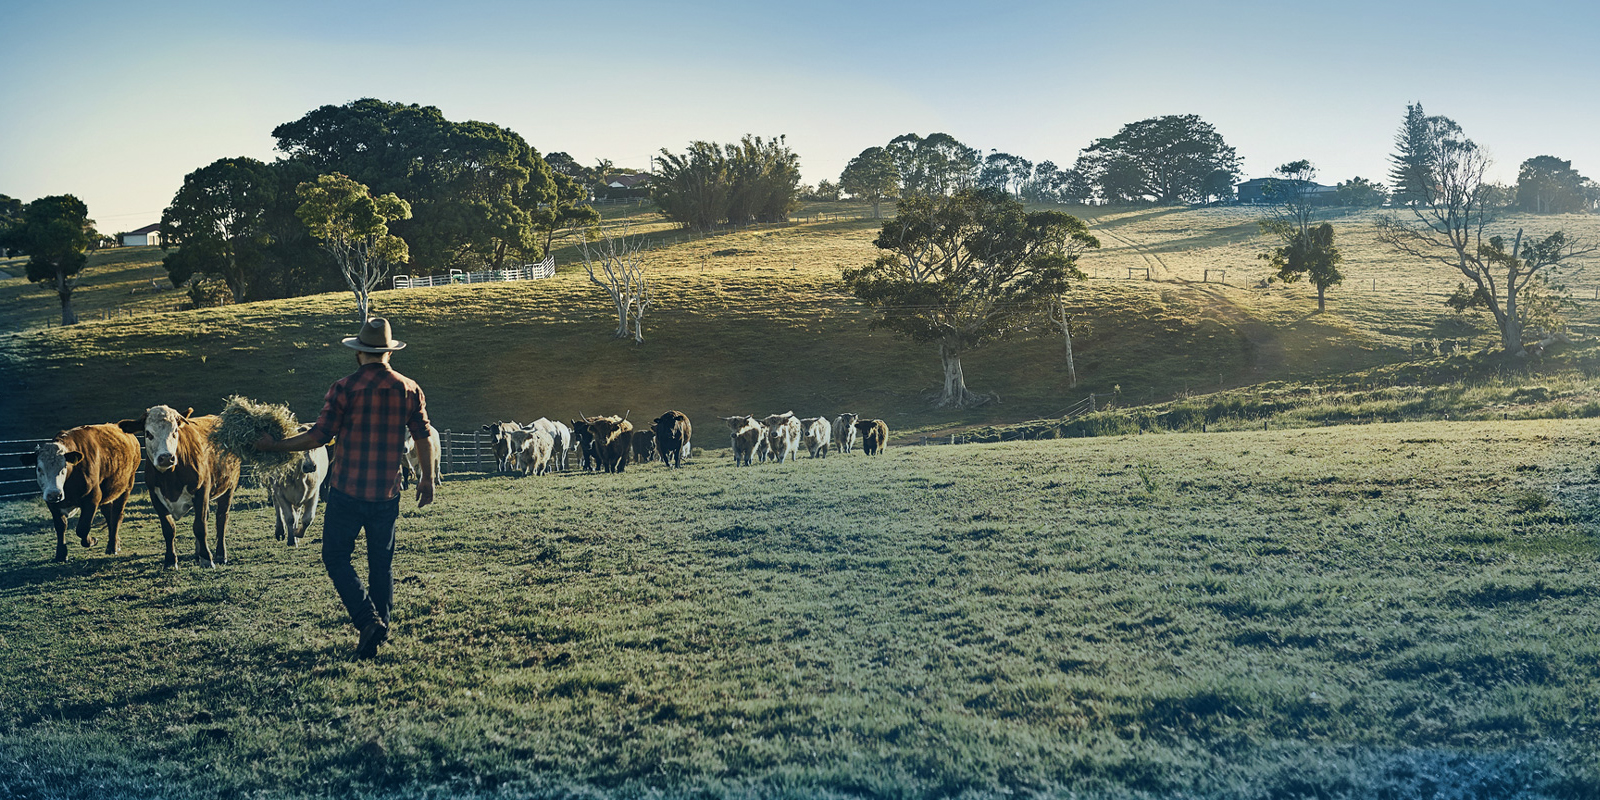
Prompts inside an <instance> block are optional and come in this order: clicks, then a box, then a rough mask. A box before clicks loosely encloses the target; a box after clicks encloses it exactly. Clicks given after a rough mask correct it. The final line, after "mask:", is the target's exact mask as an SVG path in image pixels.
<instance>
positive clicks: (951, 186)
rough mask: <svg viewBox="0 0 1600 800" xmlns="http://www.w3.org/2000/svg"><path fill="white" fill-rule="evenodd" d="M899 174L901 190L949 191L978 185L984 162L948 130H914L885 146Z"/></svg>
mask: <svg viewBox="0 0 1600 800" xmlns="http://www.w3.org/2000/svg"><path fill="white" fill-rule="evenodd" d="M885 149H887V150H888V151H889V155H890V156H891V157H892V158H893V159H894V165H895V171H896V172H897V173H898V174H899V176H900V194H901V195H902V196H910V195H948V194H951V193H954V192H957V191H960V190H962V189H970V188H972V187H974V186H976V185H977V183H978V174H979V171H980V170H981V169H982V166H983V162H982V159H980V158H979V156H978V151H977V150H975V149H973V148H971V147H968V146H966V145H964V144H962V143H961V142H959V141H956V138H955V137H954V136H951V135H950V134H948V133H930V134H928V136H927V137H926V138H924V137H922V136H918V135H917V134H915V133H907V134H902V135H900V136H896V137H894V138H893V139H891V140H889V146H888V147H887V148H885Z"/></svg>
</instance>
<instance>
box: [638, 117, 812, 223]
mask: <svg viewBox="0 0 1600 800" xmlns="http://www.w3.org/2000/svg"><path fill="white" fill-rule="evenodd" d="M656 163H657V172H658V174H657V176H656V179H655V180H654V181H652V182H651V184H650V187H651V190H650V191H651V196H652V197H653V198H654V199H655V201H656V205H658V206H660V208H661V213H663V214H665V215H666V216H667V217H668V218H669V219H671V220H673V221H674V222H677V223H678V224H680V225H683V226H684V227H686V228H692V229H695V230H709V229H711V228H714V227H716V226H718V225H720V224H722V223H724V222H726V223H729V224H734V225H743V224H746V223H749V222H784V221H787V220H788V219H789V215H790V214H791V213H793V212H794V209H795V207H796V205H797V201H798V198H799V196H800V157H799V156H797V155H795V153H794V151H792V150H790V149H789V146H788V144H787V143H786V141H785V137H783V136H779V137H777V138H775V139H762V138H761V137H759V136H751V135H749V134H746V135H745V137H744V138H743V139H740V140H739V142H738V143H737V144H728V145H719V144H716V143H714V142H700V141H697V142H691V143H690V144H689V149H688V150H687V151H686V152H684V153H681V154H679V153H673V152H671V151H669V150H667V149H666V148H662V149H661V156H660V157H659V158H658V159H657V162H656Z"/></svg>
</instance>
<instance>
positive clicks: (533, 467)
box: [511, 430, 556, 475]
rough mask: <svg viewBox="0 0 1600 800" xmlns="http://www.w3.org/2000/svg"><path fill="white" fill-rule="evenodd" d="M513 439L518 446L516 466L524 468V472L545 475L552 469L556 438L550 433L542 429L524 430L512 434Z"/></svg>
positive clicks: (525, 473) (520, 468) (513, 442)
mask: <svg viewBox="0 0 1600 800" xmlns="http://www.w3.org/2000/svg"><path fill="white" fill-rule="evenodd" d="M511 441H512V444H513V445H514V446H515V447H516V448H517V451H516V453H517V455H516V468H517V469H519V470H522V474H524V475H543V474H545V473H546V472H549V471H550V470H551V468H552V465H551V460H552V458H553V456H554V453H555V449H556V440H555V438H554V437H552V436H551V435H550V434H549V433H546V432H545V431H541V430H531V431H523V432H522V433H520V434H515V433H514V434H512V435H511Z"/></svg>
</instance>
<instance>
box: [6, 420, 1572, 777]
mask: <svg viewBox="0 0 1600 800" xmlns="http://www.w3.org/2000/svg"><path fill="white" fill-rule="evenodd" d="M1597 435H1600V422H1595V421H1592V420H1583V421H1573V422H1567V421H1561V422H1556V421H1533V422H1510V423H1500V422H1497V423H1462V422H1452V423H1433V424H1400V425H1379V426H1362V427H1345V428H1336V429H1327V430H1306V431H1286V432H1278V431H1274V432H1271V433H1261V432H1254V433H1213V434H1189V435H1176V434H1174V435H1147V436H1134V437H1108V438H1100V439H1088V440H1065V441H1057V442H1027V443H1012V444H1003V445H998V444H997V445H971V446H962V447H959V448H946V447H928V448H903V447H892V448H890V450H889V451H888V453H887V454H886V455H885V456H882V457H876V458H868V457H864V456H852V457H834V458H829V459H827V460H826V461H810V460H804V459H803V460H802V461H800V462H799V463H795V464H790V465H785V466H783V467H756V468H747V469H735V468H733V467H731V466H730V465H729V464H728V463H727V460H726V459H725V458H723V457H722V453H720V452H714V453H712V454H711V455H709V456H707V457H704V458H700V459H697V460H696V462H695V463H693V464H692V465H691V466H690V467H689V468H686V469H684V470H682V471H677V472H671V471H667V470H664V469H661V468H660V467H659V466H657V465H649V466H645V467H637V468H635V469H631V470H630V471H629V472H627V473H626V474H624V475H620V476H589V475H564V476H556V477H552V478H527V479H512V478H506V477H500V476H482V475H452V476H448V477H447V480H446V483H445V486H444V489H443V491H442V492H441V495H440V498H441V499H440V502H439V504H438V505H437V506H434V507H431V508H429V509H424V510H423V511H422V512H421V513H417V512H415V511H412V510H408V511H406V512H405V515H404V517H403V518H402V520H401V523H400V526H401V527H400V531H401V532H400V551H399V553H398V555H397V564H398V566H399V569H398V576H399V585H398V587H397V607H396V612H395V613H396V620H397V628H396V636H395V640H394V643H393V644H392V646H390V647H388V648H386V649H385V650H384V651H383V653H382V655H381V656H380V658H379V659H377V660H376V661H374V662H355V661H353V660H352V659H351V651H352V649H353V647H354V640H355V634H354V631H353V630H350V629H349V628H348V627H347V626H346V625H345V624H343V623H342V621H341V618H342V614H343V612H342V610H341V609H340V607H339V606H338V603H337V601H336V599H335V597H334V594H333V592H332V589H331V586H330V585H329V584H328V581H327V579H326V577H325V576H324V575H323V574H322V569H321V565H320V563H319V561H318V556H317V539H316V535H315V534H316V532H317V531H319V530H320V528H314V529H313V539H312V542H311V543H310V546H309V547H302V548H300V549H296V550H289V549H287V548H285V547H283V545H282V544H281V543H278V542H275V541H273V540H272V539H271V537H270V533H269V532H270V531H271V529H272V523H271V520H270V510H269V509H267V508H265V507H264V506H263V504H262V503H261V496H260V494H259V491H258V490H251V491H249V492H246V493H245V495H244V497H243V499H242V500H241V502H240V503H238V504H237V507H236V515H235V523H234V528H233V533H234V535H233V539H232V546H231V547H230V555H231V558H232V561H233V563H231V564H229V565H227V566H225V567H223V568H221V569H218V570H216V571H202V570H199V569H196V568H194V566H193V563H192V559H190V558H187V557H186V558H184V559H183V563H182V566H181V568H180V570H178V571H176V572H172V571H166V570H163V569H162V568H161V566H160V549H161V546H160V543H159V534H158V531H157V529H156V526H155V524H154V522H153V520H152V519H151V518H150V516H149V513H148V504H147V502H146V501H143V500H139V501H137V502H136V503H134V504H133V506H132V507H133V511H134V513H133V516H132V518H131V520H130V522H129V524H128V525H127V527H126V528H125V529H124V534H123V538H124V543H125V544H124V546H125V549H126V552H124V553H123V554H121V555H118V556H105V555H103V554H101V553H100V552H98V551H97V550H82V549H81V548H78V547H76V546H75V545H74V547H73V552H72V556H71V558H72V560H71V561H69V562H68V563H66V564H62V565H58V564H54V563H51V562H50V561H49V558H50V555H51V553H52V551H53V541H50V539H51V537H50V536H49V534H48V533H47V530H48V523H47V521H46V520H45V518H44V514H43V511H42V508H40V507H39V505H38V504H37V502H32V501H30V502H25V503H10V504H5V505H3V506H0V598H3V599H0V604H3V606H0V607H3V609H4V613H3V615H0V696H4V697H6V698H7V701H6V703H4V704H3V705H0V794H4V795H7V796H18V797H64V796H86V795H88V794H99V795H101V796H136V797H137V796H150V797H154V796H161V797H173V798H203V797H234V796H239V795H241V794H249V793H252V792H253V793H257V794H258V795H259V796H278V795H293V796H303V795H318V796H324V795H325V796H339V797H348V796H369V797H379V796H395V795H413V796H416V795H421V796H445V795H452V796H481V797H491V796H492V797H502V796H527V795H539V796H573V795H580V796H628V797H639V796H669V797H675V796H688V795H693V796H700V797H826V796H834V797H847V796H848V797H858V796H859V797H926V796H952V797H953V796H972V797H978V796H992V795H996V794H998V793H1001V792H1004V791H1015V792H1025V793H1030V794H1038V795H1042V796H1052V797H1054V796H1061V797H1065V796H1069V795H1070V794H1071V793H1074V792H1075V793H1077V794H1076V795H1072V796H1080V797H1081V796H1091V797H1156V796H1159V797H1169V796H1185V797H1208V798H1209V797H1216V798H1224V797H1226V798H1269V797H1272V798H1276V797H1420V796H1433V794H1432V792H1433V791H1434V789H1436V788H1437V789H1444V788H1445V787H1448V789H1449V790H1450V791H1454V792H1456V794H1453V795H1451V796H1456V797H1477V798H1502V797H1526V798H1531V797H1573V798H1576V797H1592V796H1595V794H1596V793H1600V759H1597V758H1596V753H1600V747H1597V745H1600V741H1596V739H1597V735H1596V732H1597V731H1600V702H1597V699H1596V698H1600V636H1597V634H1596V622H1597V619H1596V612H1595V609H1596V608H1597V604H1596V600H1597V592H1600V590H1597V589H1596V587H1597V586H1600V562H1597V559H1596V556H1597V555H1600V543H1597V540H1596V534H1597V533H1600V531H1597V529H1596V520H1600V506H1597V504H1596V502H1595V499H1594V496H1593V495H1594V487H1595V486H1596V485H1597V484H1600V478H1597V477H1596V475H1597V471H1596V469H1595V466H1594V463H1593V456H1592V441H1593V440H1594V439H1595V438H1596V436H1597ZM719 439H720V436H719V435H718V434H717V433H712V434H710V435H709V436H708V435H707V434H705V433H703V434H702V439H701V441H702V442H703V443H712V444H715V442H716V441H717V440H719ZM406 505H407V506H409V501H407V503H406ZM187 551H188V548H187V546H181V547H180V552H181V553H186V552H187ZM360 558H361V556H360V554H359V553H358V555H357V561H358V563H359V561H360ZM656 793H659V794H656Z"/></svg>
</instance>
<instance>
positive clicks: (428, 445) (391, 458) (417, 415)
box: [255, 317, 433, 658]
mask: <svg viewBox="0 0 1600 800" xmlns="http://www.w3.org/2000/svg"><path fill="white" fill-rule="evenodd" d="M343 344H344V346H346V347H349V348H352V349H354V350H355V351H356V363H357V364H359V367H358V368H357V369H356V371H355V372H352V373H350V374H349V375H346V376H345V377H343V378H340V379H339V380H338V381H336V382H334V384H333V386H331V387H329V389H328V394H327V396H326V397H325V398H324V399H323V402H322V415H321V416H319V417H318V418H317V422H316V424H315V425H313V426H311V430H309V431H306V432H305V433H302V434H299V435H297V436H291V437H289V438H288V439H284V440H283V441H277V440H275V439H273V438H272V437H271V436H262V437H261V439H260V440H258V441H257V442H256V445H255V446H256V449H257V450H266V451H271V452H290V451H298V450H310V449H312V448H315V447H320V446H322V445H325V444H327V443H328V442H329V441H331V440H332V439H334V438H338V440H339V455H338V458H337V459H335V460H334V462H333V466H332V469H331V470H330V471H329V474H328V487H329V490H328V502H327V505H326V509H327V510H326V512H325V513H324V515H323V519H322V563H323V565H324V566H326V567H327V568H328V577H329V578H331V579H332V580H333V588H334V589H335V590H337V591H338V593H339V599H340V600H341V601H342V602H343V603H344V607H345V609H346V610H347V611H349V612H350V621H351V622H352V623H354V624H355V626H356V629H357V630H360V631H361V638H360V640H359V642H358V644H357V646H356V657H357V658H372V657H373V656H374V655H376V654H377V652H378V647H379V646H381V645H382V644H383V643H384V642H386V641H388V640H389V612H390V609H391V608H393V606H394V573H393V572H392V570H391V565H392V563H393V561H394V525H395V520H396V519H397V518H398V517H399V516H400V488H399V482H400V478H399V473H400V460H401V458H403V457H404V455H405V436H406V430H407V429H410V431H411V435H412V437H413V438H414V439H415V440H416V447H417V455H418V456H420V458H419V459H418V460H419V462H420V463H421V465H422V466H421V471H422V475H421V479H420V480H418V481H417V507H418V508H421V507H423V506H425V505H427V504H429V503H431V502H433V452H432V451H433V444H432V442H430V441H429V440H428V408H427V401H426V398H425V397H424V396H423V394H422V387H420V386H418V385H417V383H416V381H413V380H411V379H410V378H407V377H406V376H404V375H401V374H400V373H398V372H396V371H394V368H392V367H390V366H389V356H390V354H391V353H394V352H395V351H397V350H401V349H403V348H404V347H405V346H406V345H405V342H401V341H397V340H396V339H395V338H394V335H393V333H392V331H391V330H390V328H389V321H388V320H386V319H383V318H381V317H373V318H371V319H369V320H367V321H366V323H365V324H363V325H362V326H361V333H360V334H358V335H356V336H351V337H347V338H345V339H344V340H343ZM363 528H365V529H366V532H367V586H366V587H363V586H362V585H361V578H360V577H359V576H357V575H356V571H355V568H354V567H352V566H350V556H351V554H353V553H354V552H355V547H356V537H357V536H358V535H360V533H361V530H362V529H363Z"/></svg>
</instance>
